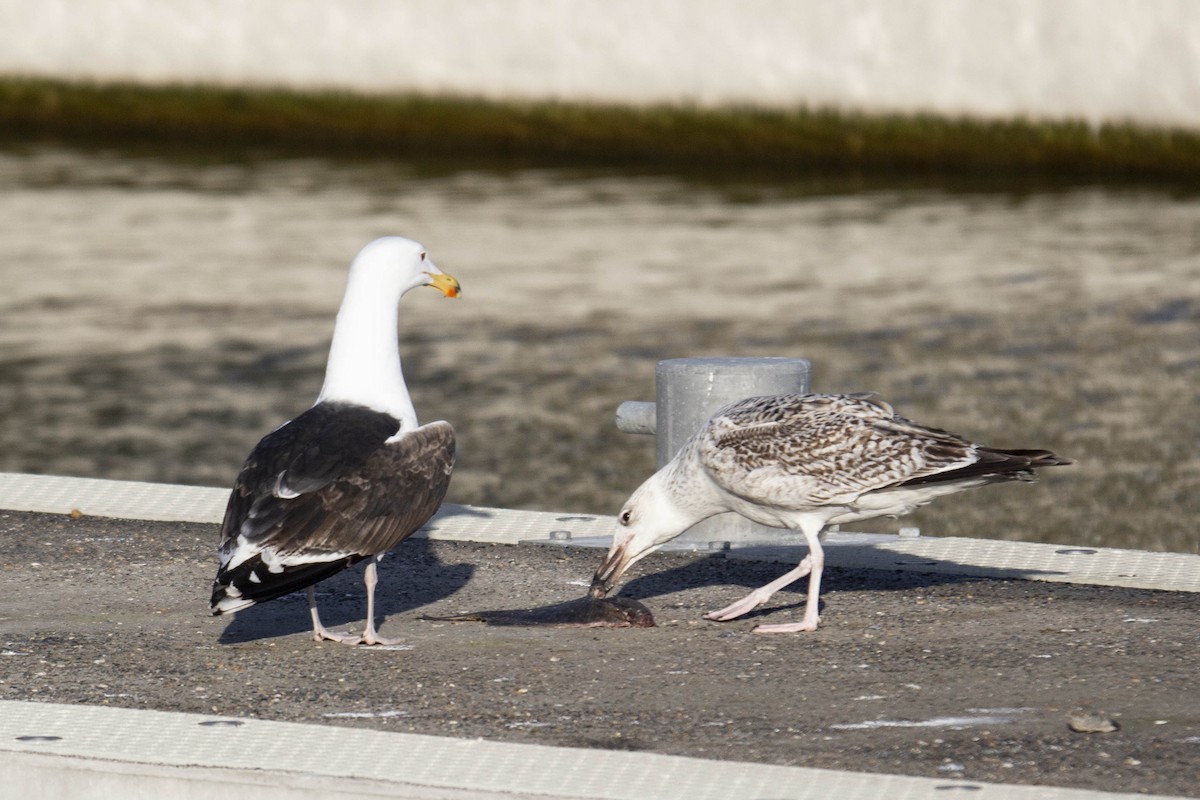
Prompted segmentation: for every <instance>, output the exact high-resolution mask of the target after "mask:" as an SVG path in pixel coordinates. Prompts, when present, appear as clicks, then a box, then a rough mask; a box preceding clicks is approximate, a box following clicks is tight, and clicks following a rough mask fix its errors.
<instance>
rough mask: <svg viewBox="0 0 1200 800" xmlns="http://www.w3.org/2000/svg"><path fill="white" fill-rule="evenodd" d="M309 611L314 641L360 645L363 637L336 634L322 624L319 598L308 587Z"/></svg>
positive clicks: (351, 634)
mask: <svg viewBox="0 0 1200 800" xmlns="http://www.w3.org/2000/svg"><path fill="white" fill-rule="evenodd" d="M308 611H309V613H310V614H311V615H312V623H313V634H312V636H313V641H314V642H320V641H324V640H326V639H328V640H329V641H331V642H338V643H339V644H358V643H359V642H361V641H362V637H361V636H358V635H356V634H353V633H335V632H334V631H331V630H329V629H328V628H326V627H325V626H324V625H322V624H321V616H320V615H319V614H318V613H317V597H316V595H315V594H314V593H313V588H312V587H311V586H310V587H308Z"/></svg>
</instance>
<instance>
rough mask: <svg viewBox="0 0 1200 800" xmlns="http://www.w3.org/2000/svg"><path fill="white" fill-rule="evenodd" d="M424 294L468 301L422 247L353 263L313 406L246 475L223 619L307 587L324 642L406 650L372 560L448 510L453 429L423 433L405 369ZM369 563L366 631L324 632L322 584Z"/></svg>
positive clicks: (410, 244) (262, 446) (224, 542)
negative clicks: (401, 335) (408, 304)
mask: <svg viewBox="0 0 1200 800" xmlns="http://www.w3.org/2000/svg"><path fill="white" fill-rule="evenodd" d="M418 286H431V287H433V288H435V289H437V290H438V291H440V292H442V293H443V294H444V295H445V296H446V297H458V296H459V295H460V294H461V293H462V290H461V288H460V287H459V284H458V281H457V280H455V279H454V278H453V277H451V276H450V275H447V274H446V273H444V272H442V271H441V270H440V269H438V268H437V267H436V266H434V264H433V261H432V260H430V258H429V256H428V254H427V253H426V251H425V248H423V247H422V246H421V245H420V244H418V243H417V242H414V241H411V240H409V239H404V238H401V237H398V236H392V237H386V238H383V239H377V240H375V241H373V242H371V243H370V244H368V245H367V246H366V247H364V248H363V249H362V251H361V252H359V254H358V255H357V256H356V257H355V259H354V261H353V262H352V263H351V265H350V274H349V277H348V279H347V283H346V294H345V297H344V298H343V300H342V305H341V309H340V310H339V311H338V315H337V322H336V324H335V326H334V331H333V342H332V344H331V346H330V349H329V361H328V363H327V364H326V367H325V384H324V386H323V387H322V388H321V392H320V395H319V396H318V397H317V401H316V403H315V404H314V405H313V406H312V408H310V409H308V410H307V411H305V412H304V413H303V414H301V415H300V416H298V417H296V418H295V419H293V420H291V421H289V422H286V423H284V424H283V425H282V426H280V427H279V428H277V429H276V430H274V431H273V432H271V433H269V434H267V436H265V437H264V438H263V439H262V441H260V442H259V443H258V445H257V446H256V447H255V448H254V449H253V450H252V451H251V453H250V455H249V457H248V458H247V459H246V463H245V465H244V466H243V467H242V470H241V472H240V473H239V474H238V476H237V479H236V481H235V482H234V485H233V491H232V493H231V494H230V496H229V504H228V506H227V507H226V510H225V519H224V522H222V524H221V542H220V546H219V548H218V556H219V559H220V566H219V568H218V570H217V577H216V580H215V581H214V582H213V587H212V600H211V608H212V612H213V614H226V613H229V612H233V611H240V610H241V609H244V608H247V607H248V606H251V605H254V604H255V603H263V602H266V601H268V600H273V599H274V598H276V597H281V596H283V595H286V594H289V593H291V592H295V591H298V590H300V589H305V588H307V589H308V605H309V611H310V613H311V616H312V625H313V639H314V640H316V641H318V642H319V641H321V640H323V639H328V640H331V641H335V642H341V643H343V644H359V643H362V644H395V642H394V641H392V640H388V639H383V638H381V637H380V636H379V635H378V633H377V632H376V629H375V585H376V583H377V582H378V576H377V574H376V568H375V563H376V561H377V560H378V559H379V558H382V556H383V554H384V553H385V552H387V551H388V550H390V549H391V548H392V547H394V546H395V545H396V544H398V543H399V542H400V541H401V540H402V539H404V538H405V537H407V536H409V535H410V534H412V533H413V532H414V531H416V530H417V529H418V528H420V527H421V526H422V525H424V524H425V522H426V521H428V519H429V518H430V517H431V516H433V514H434V512H435V511H437V509H438V506H439V505H441V502H442V498H443V497H445V495H446V489H447V487H448V486H449V484H450V473H451V470H452V469H453V467H454V429H453V428H451V426H450V424H449V423H448V422H432V423H429V424H428V425H419V424H418V422H417V414H416V411H415V410H414V408H413V404H412V399H411V398H410V397H409V393H408V387H407V386H406V385H405V383H404V375H403V373H402V371H401V368H400V352H399V346H398V344H397V341H396V325H397V316H398V304H399V301H400V298H401V297H402V296H403V295H404V294H405V293H406V292H408V291H409V290H411V289H415V288H416V287H418ZM364 559H370V561H369V562H368V564H367V566H366V570H365V573H364V576H363V580H364V583H365V584H366V593H367V620H366V623H365V625H364V630H363V633H362V634H361V635H358V634H351V633H337V632H334V631H331V630H329V629H327V628H326V627H325V626H324V625H322V624H321V618H320V615H319V614H318V613H317V604H316V598H315V595H314V593H313V589H312V587H313V584H315V583H317V582H318V581H321V580H324V579H325V578H328V577H329V576H331V575H334V574H336V573H338V572H340V571H341V570H343V569H345V568H346V567H348V566H350V565H351V564H354V563H357V562H359V561H362V560H364Z"/></svg>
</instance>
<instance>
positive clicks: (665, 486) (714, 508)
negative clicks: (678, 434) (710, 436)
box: [654, 437, 729, 527]
mask: <svg viewBox="0 0 1200 800" xmlns="http://www.w3.org/2000/svg"><path fill="white" fill-rule="evenodd" d="M698 449H699V448H698V442H697V441H696V437H692V438H691V439H689V440H688V441H687V442H685V443H684V445H683V447H682V448H681V449H680V451H679V452H678V453H676V455H675V457H674V458H673V459H671V461H669V462H668V463H667V464H666V466H664V467H663V468H662V469H661V470H659V471H658V473H657V474H656V475H655V476H654V478H655V479H657V483H658V485H659V486H660V487H662V490H663V493H664V495H665V496H666V497H669V498H671V503H672V505H674V506H675V509H676V511H677V513H678V514H679V515H680V517H681V518H683V519H686V520H687V527H691V526H692V525H694V524H696V523H697V522H700V521H701V520H705V519H708V518H709V517H711V516H713V515H714V514H720V513H721V512H723V511H728V510H729V509H728V507H727V506H726V505H725V503H724V502H722V494H723V493H722V492H721V491H720V490H719V489H718V488H717V486H716V485H715V484H714V483H713V481H712V479H711V478H710V477H709V476H708V474H707V472H706V471H705V470H704V467H703V466H702V465H701V464H700V460H699V457H698V453H697V450H698Z"/></svg>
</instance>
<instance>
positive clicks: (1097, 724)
mask: <svg viewBox="0 0 1200 800" xmlns="http://www.w3.org/2000/svg"><path fill="white" fill-rule="evenodd" d="M1067 727H1068V728H1070V729H1071V730H1073V731H1075V732H1076V733H1112V732H1113V731H1115V730H1117V729H1118V728H1120V726H1119V725H1117V723H1116V720H1114V719H1111V718H1109V717H1107V716H1105V715H1104V714H1092V713H1084V712H1077V713H1075V714H1069V715H1068V716H1067Z"/></svg>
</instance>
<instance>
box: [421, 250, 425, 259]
mask: <svg viewBox="0 0 1200 800" xmlns="http://www.w3.org/2000/svg"><path fill="white" fill-rule="evenodd" d="M421 260H422V261H424V260H425V251H424V250H422V251H421Z"/></svg>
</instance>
